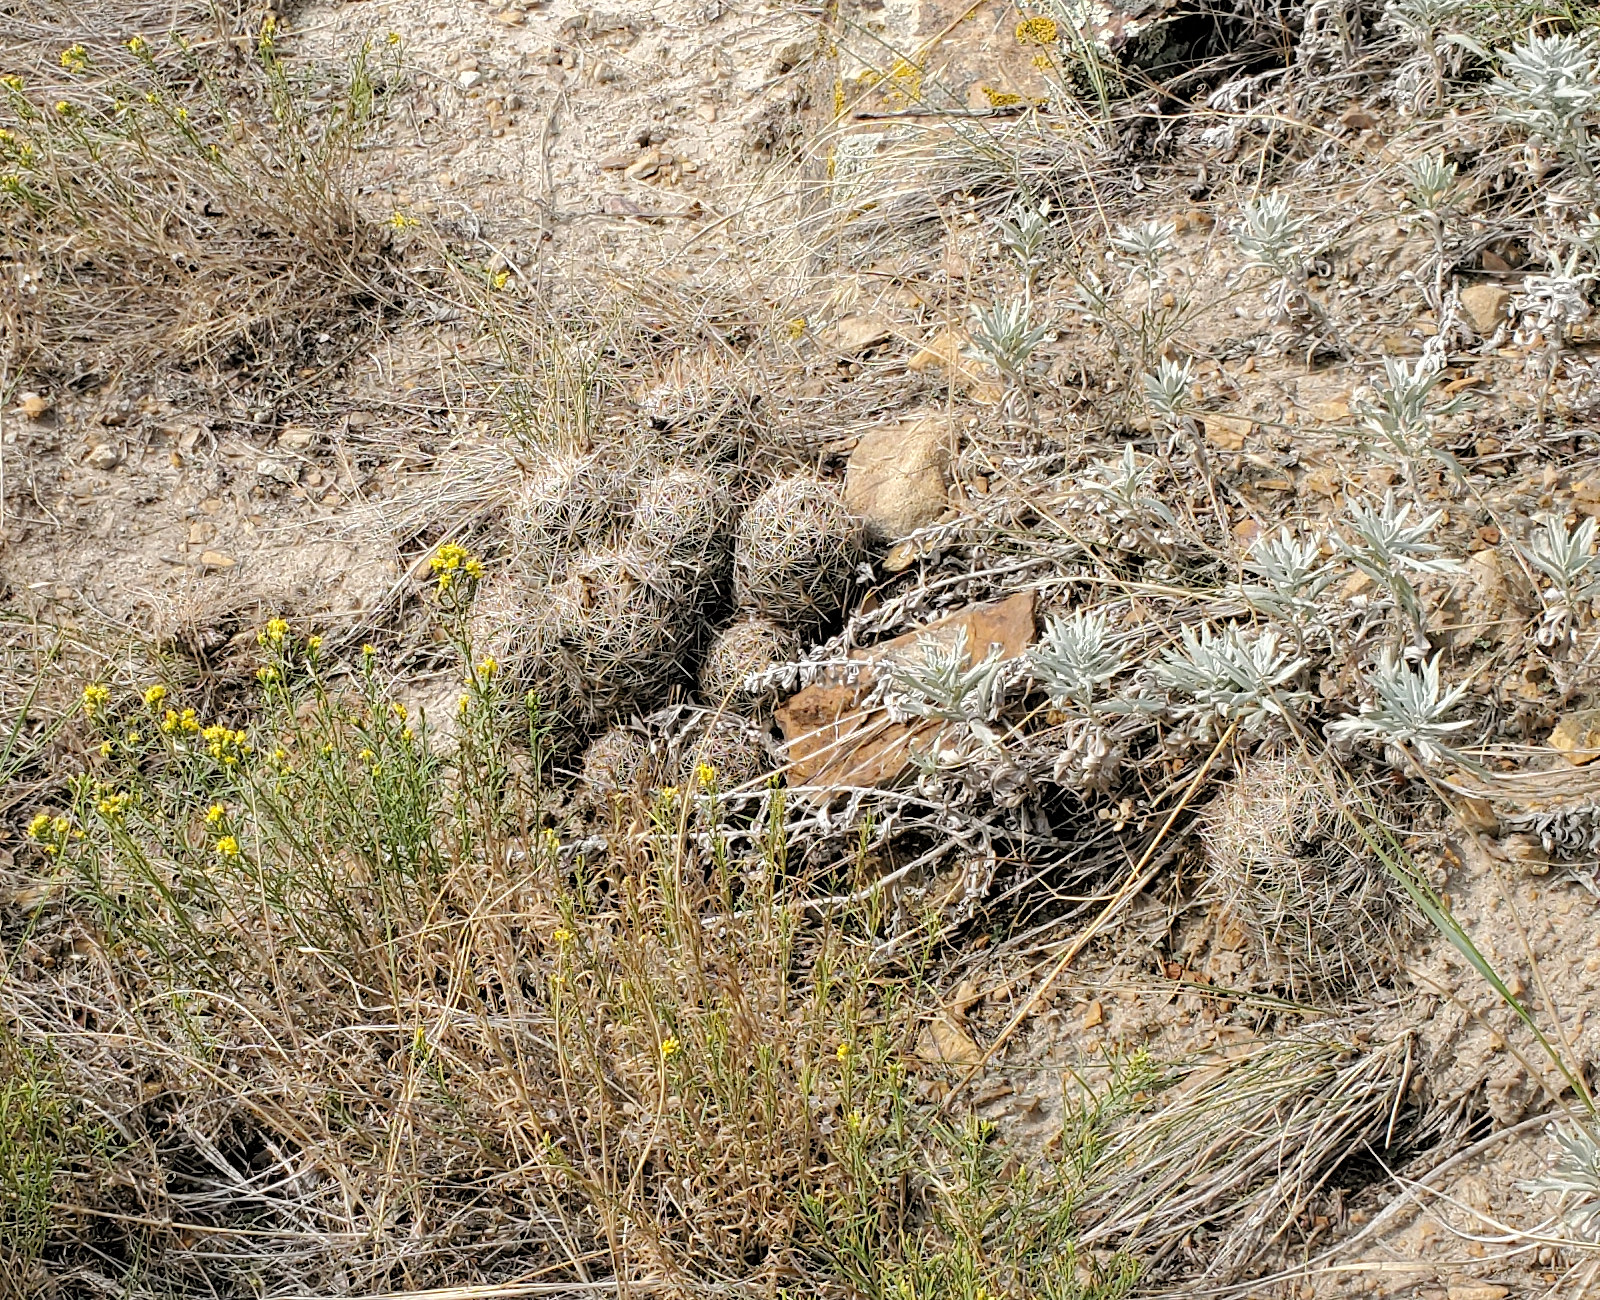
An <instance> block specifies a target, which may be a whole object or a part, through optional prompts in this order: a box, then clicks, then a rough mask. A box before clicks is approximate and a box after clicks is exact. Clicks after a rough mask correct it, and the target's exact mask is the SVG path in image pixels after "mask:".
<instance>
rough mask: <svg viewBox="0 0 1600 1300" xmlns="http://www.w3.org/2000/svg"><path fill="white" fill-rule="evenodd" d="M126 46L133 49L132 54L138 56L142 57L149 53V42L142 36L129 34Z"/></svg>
mask: <svg viewBox="0 0 1600 1300" xmlns="http://www.w3.org/2000/svg"><path fill="white" fill-rule="evenodd" d="M128 48H129V49H130V50H131V51H133V53H134V54H136V55H138V56H139V57H140V58H143V57H144V56H145V55H146V54H148V53H150V42H149V41H147V40H145V38H144V37H142V36H130V37H129V38H128Z"/></svg>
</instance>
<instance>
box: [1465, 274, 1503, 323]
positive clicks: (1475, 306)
mask: <svg viewBox="0 0 1600 1300" xmlns="http://www.w3.org/2000/svg"><path fill="white" fill-rule="evenodd" d="M1510 306H1511V290H1510V289H1508V288H1506V287H1505V285H1503V284H1469V285H1468V286H1467V287H1466V288H1465V289H1463V290H1462V291H1461V309H1462V310H1463V311H1464V312H1466V313H1467V319H1468V320H1470V321H1471V322H1472V328H1473V329H1475V330H1477V331H1478V333H1479V334H1493V333H1494V332H1495V329H1496V328H1497V327H1498V326H1499V324H1500V322H1501V321H1503V320H1505V319H1506V312H1507V309H1508V308H1509V307H1510Z"/></svg>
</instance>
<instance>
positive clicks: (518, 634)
mask: <svg viewBox="0 0 1600 1300" xmlns="http://www.w3.org/2000/svg"><path fill="white" fill-rule="evenodd" d="M735 513H736V509H735V505H734V502H733V499H732V497H731V495H730V492H729V490H728V486H727V485H726V484H725V483H724V482H722V481H721V480H719V479H718V478H717V477H716V475H714V474H713V473H711V472H708V471H707V470H704V469H700V468H695V467H688V466H678V467H673V468H668V469H664V470H661V471H658V472H656V473H654V474H652V475H650V476H648V477H644V478H643V480H642V481H640V478H639V476H638V475H634V474H629V473H627V472H626V471H624V470H622V469H620V468H618V467H617V466H615V465H614V464H612V463H610V462H608V461H606V460H605V459H603V458H602V457H601V456H599V455H597V454H590V455H587V456H576V455H571V454H552V455H551V456H550V457H549V458H548V459H547V460H546V461H545V462H544V463H543V464H542V465H541V466H540V467H539V468H538V469H537V470H536V471H535V472H534V473H532V474H531V475H529V477H528V479H527V481H526V483H525V484H524V485H523V487H522V489H521V491H520V492H519V493H518V495H517V497H516V500H515V504H514V505H513V507H512V510H511V514H510V518H509V519H508V520H507V531H508V533H509V535H510V537H511V541H512V553H511V560H512V563H511V566H510V569H509V571H508V572H506V573H503V574H501V575H499V576H498V577H496V578H494V579H493V580H491V581H490V582H488V583H487V584H485V586H484V588H483V590H482V591H481V592H480V594H479V598H478V601H477V604H476V608H475V611H474V618H473V627H472V629H471V633H472V638H473V642H474V646H475V649H476V651H477V652H478V653H480V654H488V655H492V656H493V657H494V658H495V659H496V660H497V661H498V662H499V663H500V664H501V665H502V666H503V667H504V668H505V669H507V670H508V671H509V672H510V673H511V674H513V677H514V681H515V684H516V686H517V687H518V689H519V691H535V692H537V693H538V695H539V698H540V702H541V706H542V707H543V709H544V710H545V712H546V715H547V716H548V717H550V718H552V719H553V720H555V721H557V722H558V723H561V724H565V725H566V727H567V728H568V729H569V730H571V731H573V732H577V733H582V732H592V731H593V730H594V729H595V728H604V727H605V726H606V725H607V724H609V723H613V722H616V721H619V720H622V719H626V718H628V717H629V716H642V715H646V714H649V713H650V712H651V711H652V710H655V709H658V708H660V706H661V705H663V704H664V703H666V702H667V700H668V699H669V698H670V697H671V694H672V692H673V690H674V688H680V687H687V686H688V685H690V684H691V683H693V682H694V681H695V680H696V670H697V668H698V670H699V671H698V682H699V685H700V688H701V693H702V696H703V698H704V702H705V703H706V704H707V705H708V706H710V707H711V708H713V709H726V710H731V711H733V712H737V713H759V712H760V711H762V710H764V709H766V708H769V707H770V706H771V705H772V704H773V703H774V701H773V699H772V698H771V697H770V696H758V695H751V694H748V693H746V692H745V690H744V681H745V678H746V677H747V676H748V675H749V674H751V673H753V672H757V671H760V670H762V669H765V668H770V667H772V666H774V665H776V664H779V663H784V662H788V661H790V660H792V659H794V658H797V657H798V656H799V654H800V652H801V650H802V649H803V641H802V637H803V636H808V635H816V634H818V633H819V632H820V631H821V630H822V629H823V628H824V626H825V625H826V624H827V623H828V622H829V621H831V620H833V619H836V618H837V617H838V615H839V613H840V611H841V610H842V608H843V606H844V602H845V599H846V596H847V594H848V590H849V587H850V584H851V583H852V582H853V581H854V578H855V571H856V568H857V566H858V565H859V564H860V563H861V560H862V558H863V555H864V535H863V532H862V527H861V524H860V522H859V521H858V520H856V519H855V518H854V517H853V516H852V515H851V514H850V512H849V511H848V509H847V508H846V507H845V505H844V502H843V499H842V498H841V496H840V494H839V492H838V490H837V489H836V488H835V487H834V486H833V485H831V484H829V483H827V482H824V481H823V480H821V479H818V478H815V477H812V476H808V475H795V476H792V477H788V478H784V479H780V480H779V481H778V482H776V483H774V484H773V485H772V486H771V487H769V488H768V489H767V490H766V491H765V492H763V493H761V494H760V495H759V496H757V497H756V498H755V499H754V500H753V501H751V502H750V503H749V504H748V505H747V506H746V507H745V508H744V510H743V513H742V516H741V517H740V518H739V520H738V523H737V526H735V523H734V518H735ZM730 604H732V605H734V606H735V607H736V609H737V612H736V615H735V618H734V621H733V622H732V623H731V624H730V625H729V626H728V627H726V628H725V629H724V630H723V631H722V632H721V633H720V634H718V635H717V636H716V637H715V638H714V639H713V638H712V637H711V635H710V634H711V628H712V626H713V622H714V620H716V619H717V617H718V615H719V613H720V611H722V610H725V609H727V607H728V606H729V605H730ZM707 641H710V649H709V652H708V653H706V654H705V656H704V659H703V662H702V661H701V652H702V649H703V648H704V647H705V645H706V643H707ZM597 761H598V760H597ZM729 761H732V762H734V767H736V768H739V767H740V763H741V762H742V760H738V761H734V760H733V759H732V758H730V760H729ZM740 770H741V771H742V768H740ZM596 782H599V783H600V784H604V781H603V780H602V779H601V778H599V777H597V778H596V781H591V782H589V784H591V785H595V784H596Z"/></svg>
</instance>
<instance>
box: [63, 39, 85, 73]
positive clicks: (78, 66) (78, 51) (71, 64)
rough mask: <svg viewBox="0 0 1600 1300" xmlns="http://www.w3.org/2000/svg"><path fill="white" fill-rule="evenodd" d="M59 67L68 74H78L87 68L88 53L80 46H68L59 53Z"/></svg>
mask: <svg viewBox="0 0 1600 1300" xmlns="http://www.w3.org/2000/svg"><path fill="white" fill-rule="evenodd" d="M61 66H62V67H63V68H65V69H66V70H67V71H68V72H71V73H79V72H83V71H86V70H87V69H88V67H89V51H88V50H86V49H84V48H83V46H81V45H69V46H67V48H66V49H64V50H62V51H61Z"/></svg>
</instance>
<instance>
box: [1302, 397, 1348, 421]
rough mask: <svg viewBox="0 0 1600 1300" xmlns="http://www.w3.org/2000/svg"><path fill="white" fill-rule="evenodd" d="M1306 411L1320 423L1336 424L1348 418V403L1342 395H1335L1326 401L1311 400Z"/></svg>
mask: <svg viewBox="0 0 1600 1300" xmlns="http://www.w3.org/2000/svg"><path fill="white" fill-rule="evenodd" d="M1306 411H1307V413H1308V414H1310V416H1311V418H1312V419H1313V420H1316V421H1318V422H1319V423H1321V424H1336V423H1338V422H1339V421H1340V420H1348V419H1349V418H1350V403H1349V401H1348V400H1347V399H1345V398H1343V397H1335V398H1333V399H1332V400H1330V401H1326V402H1312V403H1311V405H1310V406H1308V407H1307V408H1306Z"/></svg>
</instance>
